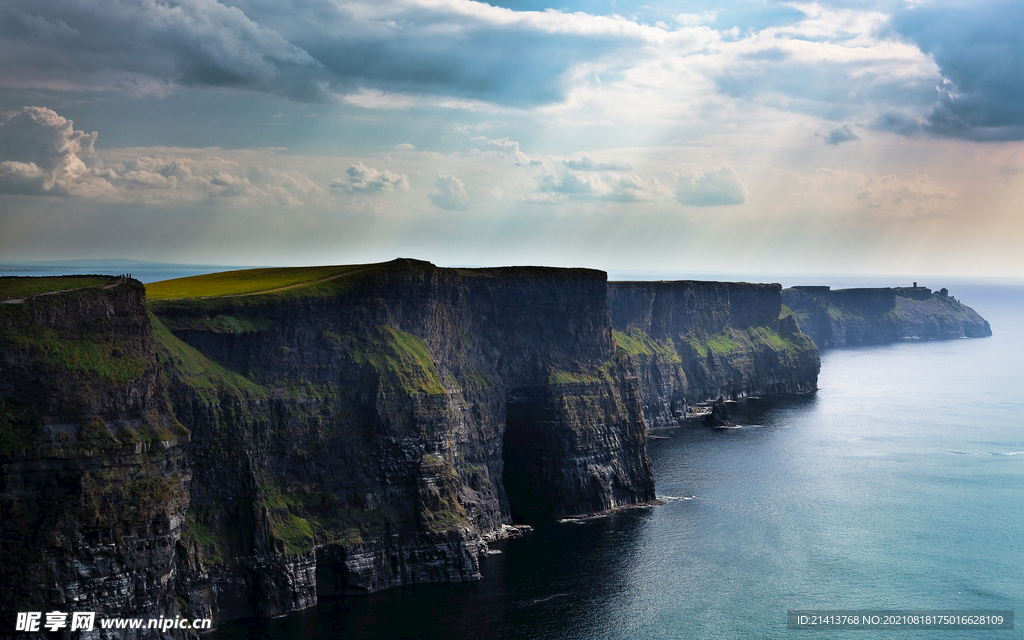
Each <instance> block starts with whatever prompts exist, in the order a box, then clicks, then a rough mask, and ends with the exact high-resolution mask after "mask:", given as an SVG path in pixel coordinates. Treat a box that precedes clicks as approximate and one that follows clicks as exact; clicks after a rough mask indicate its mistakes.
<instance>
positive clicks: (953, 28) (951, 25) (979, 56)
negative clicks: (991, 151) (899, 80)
mask: <svg viewBox="0 0 1024 640" xmlns="http://www.w3.org/2000/svg"><path fill="white" fill-rule="evenodd" d="M1021 24H1024V5H1022V4H1021V3H1020V2H1018V1H1017V0H994V1H992V2H984V3H962V2H952V1H948V0H939V1H937V2H930V3H927V4H921V5H920V6H913V7H908V8H906V9H904V10H902V11H898V12H896V13H895V14H894V15H893V17H892V28H893V29H895V30H896V31H898V32H899V33H901V34H903V35H904V36H907V37H909V38H911V39H912V40H913V41H915V42H916V43H917V44H918V45H919V46H920V47H921V49H922V50H923V51H924V52H925V53H927V54H929V55H931V56H932V57H933V58H934V59H935V62H936V63H937V64H938V65H939V69H940V70H941V72H942V75H943V77H944V78H946V80H947V82H946V83H944V84H942V85H941V86H940V87H939V91H938V93H939V95H938V99H937V101H936V103H935V105H934V107H933V109H932V111H931V113H930V114H929V116H928V122H927V125H926V127H925V129H926V130H927V131H928V132H929V133H931V134H934V135H940V136H947V137H954V138H963V139H968V140H1022V139H1024V75H1022V72H1021V69H1024V45H1022V40H1021V27H1020V25H1021Z"/></svg>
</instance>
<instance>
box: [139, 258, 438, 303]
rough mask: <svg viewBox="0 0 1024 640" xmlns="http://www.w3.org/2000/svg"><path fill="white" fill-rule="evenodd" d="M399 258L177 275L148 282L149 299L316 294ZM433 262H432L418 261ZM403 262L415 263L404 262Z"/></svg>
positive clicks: (384, 266) (147, 293)
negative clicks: (364, 262) (377, 262)
mask: <svg viewBox="0 0 1024 640" xmlns="http://www.w3.org/2000/svg"><path fill="white" fill-rule="evenodd" d="M398 262H399V261H397V260H396V261H395V262H389V263H381V264H357V265H338V266H329V267H277V268H270V269H241V270H238V271H222V272H220V273H207V274H204V275H198V276H189V277H187V278H175V279H173V280H163V281H160V282H152V283H150V284H148V285H146V296H147V297H148V298H149V299H150V300H176V299H181V298H222V297H233V296H252V295H261V294H268V293H269V294H273V293H281V294H290V295H303V294H307V293H308V294H315V293H318V292H321V291H323V290H324V289H332V288H334V287H335V286H337V285H339V284H342V283H343V282H344V281H346V280H349V279H351V278H354V277H358V276H362V275H368V274H371V273H375V272H378V271H382V270H384V269H385V268H387V267H388V266H389V265H394V264H396V263H398ZM418 264H419V265H425V266H431V267H433V265H431V264H430V263H429V262H427V263H418ZM403 266H409V267H411V266H414V263H412V262H404V263H403Z"/></svg>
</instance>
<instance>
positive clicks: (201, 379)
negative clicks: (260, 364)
mask: <svg viewBox="0 0 1024 640" xmlns="http://www.w3.org/2000/svg"><path fill="white" fill-rule="evenodd" d="M149 320H150V323H151V324H152V327H153V342H154V345H155V347H156V352H157V357H158V358H159V360H160V363H161V365H162V366H163V367H164V368H168V367H169V368H171V369H172V370H173V372H174V373H175V374H176V375H177V376H178V377H179V378H180V379H181V381H182V382H184V383H185V384H187V385H189V386H190V387H192V388H193V389H195V390H196V391H197V392H198V393H199V395H200V397H201V398H202V399H203V400H204V401H205V402H211V403H212V402H217V401H218V398H219V392H220V391H230V392H232V394H233V395H235V396H236V397H246V396H249V397H257V398H260V397H266V395H267V392H266V390H265V389H264V388H263V387H261V386H259V385H257V384H255V383H254V382H252V381H250V380H249V379H248V378H246V377H245V376H243V375H241V374H239V373H236V372H234V371H232V370H230V369H228V368H227V367H224V366H222V365H221V364H219V363H218V362H216V361H214V360H210V359H209V358H207V357H206V356H205V355H203V354H202V353H201V352H199V351H197V350H196V349H194V348H192V347H190V346H189V345H187V344H185V343H184V342H182V341H181V340H179V339H178V338H177V337H176V336H175V335H174V334H173V333H171V331H170V329H168V328H167V326H166V325H165V324H164V323H163V321H161V319H160V318H158V317H157V316H155V315H153V314H152V313H150V314H149Z"/></svg>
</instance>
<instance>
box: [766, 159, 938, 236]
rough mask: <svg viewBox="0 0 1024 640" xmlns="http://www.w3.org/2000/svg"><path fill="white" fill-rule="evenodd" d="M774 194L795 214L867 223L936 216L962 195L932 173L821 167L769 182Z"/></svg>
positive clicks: (777, 201) (778, 203)
mask: <svg viewBox="0 0 1024 640" xmlns="http://www.w3.org/2000/svg"><path fill="white" fill-rule="evenodd" d="M766 189H767V190H769V191H774V192H775V198H772V196H771V195H769V194H766V198H770V199H772V200H773V201H774V202H775V205H774V206H775V208H776V209H777V210H779V211H784V212H787V213H789V214H791V215H808V216H812V217H815V218H834V219H838V220H844V219H846V220H852V221H856V220H860V221H864V222H867V223H869V224H877V223H879V222H889V221H897V220H901V219H904V220H909V219H916V218H924V217H935V216H940V215H945V214H947V213H949V212H950V210H951V206H952V205H954V204H955V202H956V200H957V198H958V194H957V192H956V190H954V189H952V188H950V187H949V186H947V185H944V184H940V183H936V182H935V181H934V180H932V179H931V178H930V177H929V176H927V175H925V174H922V173H918V172H913V171H912V172H910V173H908V174H904V175H897V174H893V173H889V174H881V175H880V174H877V173H860V172H855V171H844V170H839V169H819V170H818V171H815V172H813V173H809V174H805V173H800V172H796V171H787V172H784V173H783V174H782V175H781V176H780V178H779V179H778V181H777V182H776V183H775V184H773V185H769V186H766Z"/></svg>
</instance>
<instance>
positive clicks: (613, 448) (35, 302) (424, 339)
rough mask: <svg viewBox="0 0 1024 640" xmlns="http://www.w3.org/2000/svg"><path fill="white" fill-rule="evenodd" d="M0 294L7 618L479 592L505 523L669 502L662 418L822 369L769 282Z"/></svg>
mask: <svg viewBox="0 0 1024 640" xmlns="http://www.w3.org/2000/svg"><path fill="white" fill-rule="evenodd" d="M46 283H49V285H47V284H46ZM47 286H48V287H49V289H47ZM44 289H45V290H44ZM0 290H2V292H3V293H5V294H6V293H9V292H15V293H17V296H16V299H15V300H11V301H7V302H8V303H7V304H2V305H0V347H2V354H3V360H2V363H0V374H2V375H0V394H2V398H0V472H2V476H0V477H2V483H3V484H2V485H0V508H2V510H3V511H2V514H0V515H3V519H2V524H0V526H2V527H4V529H3V541H4V551H3V553H4V557H3V558H2V560H3V562H2V563H0V565H2V569H0V570H2V571H3V575H2V578H3V580H2V583H0V584H2V588H3V591H2V597H3V608H4V609H5V610H6V611H39V610H44V611H50V610H53V609H56V608H62V607H63V608H66V609H71V610H74V611H92V610H94V611H96V612H97V613H98V615H100V616H102V615H106V616H120V617H137V618H156V617H159V616H161V615H162V616H165V617H174V616H177V615H181V616H183V617H185V618H188V619H195V618H214V619H217V620H224V619H228V618H231V617H237V616H273V615H279V614H282V613H287V612H290V611H297V610H301V609H304V608H307V607H310V606H312V605H314V604H315V603H316V601H317V597H318V595H321V594H332V593H369V592H374V591H378V590H381V589H386V588H390V587H394V586H399V585H410V584H415V583H422V582H461V581H469V580H475V579H478V578H479V576H480V570H479V563H478V556H479V554H480V553H481V552H483V551H485V550H486V545H487V543H488V542H489V541H491V540H494V539H498V538H501V537H502V536H507V535H509V533H510V531H512V530H513V529H512V527H510V526H509V525H511V524H512V523H516V522H532V521H538V520H545V519H550V518H554V517H560V516H564V515H573V514H583V513H595V512H601V511H605V510H608V509H612V508H615V507H619V506H624V505H631V504H637V503H641V502H645V501H648V500H651V499H653V498H654V483H653V474H652V471H651V465H650V460H649V459H648V457H647V450H646V437H647V425H648V423H650V424H667V423H674V422H673V421H675V420H676V419H677V417H678V416H680V415H682V413H683V412H685V410H686V406H687V403H692V402H697V401H702V400H705V399H712V398H715V397H718V396H719V395H725V396H727V397H733V398H735V397H741V396H745V395H751V394H766V393H790V392H802V391H809V390H813V389H814V384H815V380H816V376H817V371H818V360H817V350H816V349H815V348H814V345H813V344H812V343H811V342H810V340H809V339H808V338H806V336H804V335H803V334H801V333H800V332H799V330H798V329H797V328H796V323H795V321H794V320H793V318H792V317H791V316H786V315H784V314H780V309H781V302H780V293H779V287H778V285H747V284H725V283H692V282H679V283H611V284H609V283H607V281H606V277H605V274H604V273H603V272H599V271H591V270H585V269H549V268H504V269H441V268H437V267H435V266H433V265H431V264H429V263H425V262H417V261H412V260H397V261H394V262H390V263H386V264H378V265H355V266H343V267H316V268H296V269H264V270H249V271H242V272H229V273H223V274H210V275H207V276H196V277H193V278H185V279H181V280H172V281H166V282H163V283H156V284H153V285H150V286H149V287H148V292H147V290H145V289H144V288H143V287H142V285H141V284H139V283H137V282H135V281H132V280H123V279H121V278H117V279H109V278H107V277H93V278H82V279H79V280H74V279H58V278H53V279H17V280H15V279H4V281H3V282H0ZM22 290H23V291H22ZM18 291H20V293H18ZM147 294H148V302H147ZM19 296H20V297H19ZM645 414H646V419H645ZM61 610H63V609H61ZM104 633H105V634H107V635H108V636H110V637H116V633H120V634H121V635H123V636H125V637H141V636H142V635H144V634H140V633H135V634H134V635H133V632H129V631H121V632H116V633H115V632H110V631H104ZM175 633H176V634H177V635H178V636H183V635H185V633H186V632H184V631H176V632H175ZM111 634H113V635H111ZM22 637H23V636H22ZM105 637H106V636H105Z"/></svg>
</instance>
